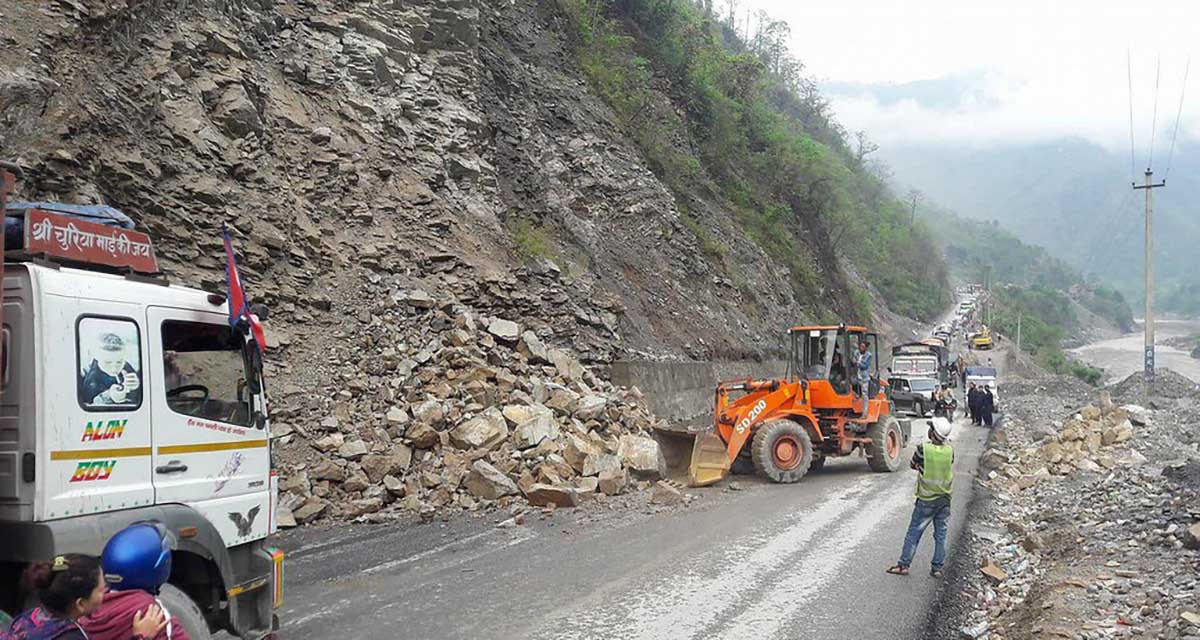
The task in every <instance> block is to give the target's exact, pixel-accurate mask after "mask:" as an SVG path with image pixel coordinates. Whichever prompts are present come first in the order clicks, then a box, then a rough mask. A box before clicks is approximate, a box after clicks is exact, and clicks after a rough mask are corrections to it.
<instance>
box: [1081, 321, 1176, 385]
mask: <svg viewBox="0 0 1200 640" xmlns="http://www.w3.org/2000/svg"><path fill="white" fill-rule="evenodd" d="M1154 328H1155V334H1156V335H1155V348H1154V362H1155V367H1156V368H1159V369H1161V368H1164V367H1165V368H1168V369H1171V370H1172V371H1175V372H1176V373H1179V374H1182V375H1184V376H1186V377H1188V378H1190V379H1191V380H1192V381H1195V382H1200V359H1197V358H1193V357H1192V356H1191V354H1190V353H1189V352H1188V351H1184V350H1183V349H1177V348H1175V347H1170V346H1167V345H1165V344H1163V340H1166V339H1168V338H1173V337H1178V336H1188V335H1192V334H1195V333H1200V321H1197V320H1159V321H1157V322H1155V323H1154ZM1142 345H1143V338H1142V334H1141V332H1138V333H1127V334H1125V335H1123V336H1121V337H1119V338H1113V339H1111V340H1101V341H1100V342H1093V343H1091V344H1085V345H1083V346H1082V347H1079V348H1077V349H1071V353H1073V354H1075V355H1076V356H1077V357H1078V358H1079V359H1080V360H1083V361H1084V362H1087V363H1088V364H1090V365H1092V366H1094V367H1100V368H1102V369H1104V383H1105V384H1108V383H1110V382H1115V381H1117V380H1123V379H1125V378H1126V377H1128V376H1129V374H1131V373H1134V372H1137V371H1141V370H1142V366H1143V363H1142V351H1143V348H1142Z"/></svg>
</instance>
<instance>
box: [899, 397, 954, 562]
mask: <svg viewBox="0 0 1200 640" xmlns="http://www.w3.org/2000/svg"><path fill="white" fill-rule="evenodd" d="M950 429H951V424H950V421H949V420H947V419H945V418H941V417H938V418H934V419H933V420H931V421H930V425H929V441H928V442H925V443H924V444H922V445H921V446H919V447H917V451H916V452H915V453H913V457H912V463H911V464H910V465H909V466H911V467H912V468H913V469H916V470H917V472H918V473H919V474H920V475H918V476H917V502H916V504H915V505H914V506H913V513H912V520H910V521H909V523H908V533H907V534H906V535H905V536H904V548H903V549H902V550H901V551H900V561H899V562H897V563H896V564H895V565H894V566H892V567H891V568H889V569H888V570H887V572H888V573H891V574H895V575H898V576H906V575H908V567H909V566H910V565H911V564H912V559H913V555H914V554H915V553H916V552H917V545H918V544H919V543H920V542H921V537H922V536H923V535H925V529H926V528H927V527H928V526H929V523H930V522H932V523H933V562H932V563H931V566H930V569H929V575H931V576H933V577H935V578H940V577H942V565H944V564H945V563H946V525H947V523H948V522H949V520H950V494H951V492H952V490H953V485H954V469H953V467H954V449H953V448H952V447H951V446H950V445H949V444H947V441H948V440H949V438H950Z"/></svg>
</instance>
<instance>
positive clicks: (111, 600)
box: [79, 522, 191, 640]
mask: <svg viewBox="0 0 1200 640" xmlns="http://www.w3.org/2000/svg"><path fill="white" fill-rule="evenodd" d="M172 547H174V539H173V537H172V535H171V533H170V532H169V531H168V530H167V528H166V527H164V526H163V525H161V524H159V523H156V522H142V523H138V524H134V525H130V526H128V527H126V528H124V529H122V530H121V531H118V532H117V533H116V534H115V535H114V536H113V537H112V538H110V539H109V541H108V543H107V544H105V545H104V552H103V553H102V554H101V556H100V564H101V566H102V567H103V568H104V581H105V582H106V583H107V585H108V589H107V590H106V591H105V592H104V600H103V601H102V602H101V603H100V606H99V607H98V608H97V609H96V610H95V611H93V612H92V613H91V614H90V615H88V616H87V617H86V618H83V619H81V620H80V621H79V624H80V626H82V627H83V630H84V631H86V632H87V637H88V640H126V638H128V637H129V636H128V629H129V625H130V624H131V623H132V622H133V619H134V616H136V615H137V613H138V612H139V611H144V610H146V608H147V607H151V606H154V607H157V608H159V609H161V610H162V612H163V614H165V616H166V618H167V620H166V624H165V625H163V627H162V628H161V629H159V631H158V633H157V635H154V636H152V638H153V640H191V638H190V637H189V636H188V634H187V631H185V630H184V628H183V625H182V624H181V623H180V622H179V618H177V617H175V616H174V615H172V612H171V611H168V610H167V608H166V607H165V606H163V603H162V601H160V600H159V599H158V598H157V597H156V596H157V595H158V592H159V590H160V589H161V588H162V586H163V584H165V583H166V581H167V578H169V577H170V576H171V549H172ZM122 633H125V634H126V635H121V634H122Z"/></svg>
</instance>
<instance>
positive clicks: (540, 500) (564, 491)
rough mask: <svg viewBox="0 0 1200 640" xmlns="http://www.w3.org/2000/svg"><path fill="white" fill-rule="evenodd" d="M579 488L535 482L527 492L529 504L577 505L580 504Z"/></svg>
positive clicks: (544, 505) (541, 505)
mask: <svg viewBox="0 0 1200 640" xmlns="http://www.w3.org/2000/svg"><path fill="white" fill-rule="evenodd" d="M579 494H580V491H579V489H576V488H575V487H561V486H555V485H551V484H542V483H535V484H534V485H533V486H531V487H530V488H529V491H526V492H525V499H526V500H528V501H529V504H532V505H534V506H538V507H550V506H554V507H575V506H578V505H579Z"/></svg>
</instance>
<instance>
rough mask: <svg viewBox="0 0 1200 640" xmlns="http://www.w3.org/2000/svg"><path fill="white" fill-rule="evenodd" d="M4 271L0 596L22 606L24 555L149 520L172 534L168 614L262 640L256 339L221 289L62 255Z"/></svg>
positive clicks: (273, 573)
mask: <svg viewBox="0 0 1200 640" xmlns="http://www.w3.org/2000/svg"><path fill="white" fill-rule="evenodd" d="M9 258H12V256H11V255H10V256H9ZM64 262H70V263H71V264H74V265H76V266H82V267H83V268H74V267H69V266H64ZM4 267H5V268H4V278H3V291H4V299H3V305H4V306H3V334H2V341H3V342H2V346H3V349H2V356H0V358H2V362H3V372H2V374H0V538H2V539H4V540H5V541H6V542H7V544H5V545H3V546H0V608H2V609H4V610H6V611H8V612H9V613H12V614H15V613H17V612H18V611H19V610H20V609H22V608H23V607H24V606H26V605H27V604H28V594H23V593H21V591H20V589H19V577H20V575H21V572H22V571H23V569H24V567H25V566H27V564H28V563H30V562H34V561H42V560H48V559H50V558H52V557H53V556H54V555H56V554H60V553H67V552H76V553H87V554H93V555H98V554H99V553H100V551H101V550H102V549H103V546H104V544H105V542H106V541H107V540H108V539H109V538H110V537H111V536H112V534H114V533H116V532H117V531H120V530H121V529H123V528H124V527H126V526H128V525H130V524H133V523H135V522H143V521H156V522H159V523H162V524H163V525H165V526H166V527H167V528H168V529H169V530H170V531H171V532H172V533H173V534H174V537H175V539H176V546H175V549H174V553H173V569H172V573H171V577H170V580H169V583H170V589H167V590H165V591H164V596H166V595H171V596H172V597H173V598H174V600H171V601H170V603H169V604H168V608H169V609H170V610H171V612H172V614H175V615H180V616H190V617H191V618H195V617H197V616H195V615H192V612H193V611H194V612H196V613H198V616H199V617H200V619H199V620H195V619H192V620H190V621H189V620H187V619H185V620H184V626H185V627H189V628H188V631H189V634H190V635H191V637H192V638H197V637H199V638H207V637H208V634H209V633H210V632H216V631H218V630H225V631H228V632H230V633H232V634H233V635H234V636H235V637H239V638H254V639H257V638H263V637H266V636H267V635H269V634H270V633H271V632H272V631H273V630H274V629H276V628H277V626H278V622H277V619H276V617H275V615H274V610H275V608H277V607H278V606H279V604H280V603H281V599H282V575H283V565H282V554H281V553H280V552H278V551H277V550H274V549H272V548H270V547H269V546H267V543H266V541H267V538H268V536H270V535H271V534H273V533H274V532H275V530H276V523H275V519H274V506H275V498H276V491H277V483H276V478H275V476H274V474H273V473H272V471H271V442H270V431H269V422H268V418H267V416H268V402H267V396H266V387H265V384H264V381H263V364H262V358H261V355H260V351H259V348H258V346H257V345H256V344H255V341H254V339H253V337H252V334H251V332H250V331H248V330H246V329H245V328H244V327H239V326H233V327H231V325H230V321H229V315H228V308H227V303H226V300H225V295H224V294H219V293H211V292H205V291H200V290H197V289H191V288H187V287H181V286H176V285H171V284H168V283H167V281H166V280H165V279H162V278H157V277H147V276H145V275H141V274H137V273H132V272H126V273H115V272H112V270H106V269H92V268H87V267H86V265H82V264H81V263H79V262H74V261H61V260H60V261H55V262H51V261H47V260H45V259H38V258H27V257H21V258H17V259H13V260H10V259H6V261H5V265H4ZM183 600H186V601H183ZM197 626H198V627H200V628H197Z"/></svg>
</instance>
